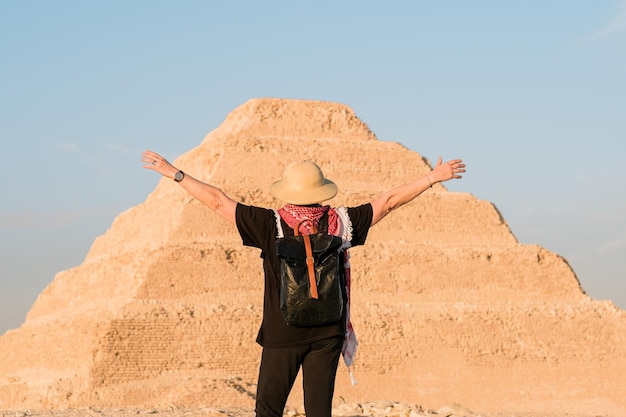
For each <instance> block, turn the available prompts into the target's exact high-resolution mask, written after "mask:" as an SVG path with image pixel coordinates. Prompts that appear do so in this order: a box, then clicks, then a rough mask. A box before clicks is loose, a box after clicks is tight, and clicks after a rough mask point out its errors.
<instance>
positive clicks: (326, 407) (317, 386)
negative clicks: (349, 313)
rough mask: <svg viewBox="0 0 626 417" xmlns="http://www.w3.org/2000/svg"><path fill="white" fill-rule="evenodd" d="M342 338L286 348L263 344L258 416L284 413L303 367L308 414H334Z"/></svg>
mask: <svg viewBox="0 0 626 417" xmlns="http://www.w3.org/2000/svg"><path fill="white" fill-rule="evenodd" d="M342 345H343V338H342V337H340V336H338V337H331V338H328V339H323V340H320V341H318V342H313V343H310V344H306V345H301V346H293V347H285V348H263V353H262V356H261V367H260V370H259V383H258V386H257V397H256V415H257V417H282V415H283V411H284V408H285V404H286V403H287V397H289V392H290V391H291V388H292V387H293V383H294V381H295V380H296V376H297V375H298V372H299V370H300V367H302V385H303V387H302V388H303V389H304V409H305V412H306V415H307V417H331V411H332V401H333V394H334V392H335V377H336V375H337V363H338V361H339V356H340V355H341V347H342Z"/></svg>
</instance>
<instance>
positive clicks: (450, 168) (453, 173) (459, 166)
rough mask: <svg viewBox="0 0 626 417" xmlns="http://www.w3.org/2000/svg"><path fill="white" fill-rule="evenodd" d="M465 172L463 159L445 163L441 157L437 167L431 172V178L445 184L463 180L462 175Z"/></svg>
mask: <svg viewBox="0 0 626 417" xmlns="http://www.w3.org/2000/svg"><path fill="white" fill-rule="evenodd" d="M464 172H465V164H464V163H463V160H461V159H452V160H450V161H448V162H446V163H443V158H442V157H441V156H440V157H439V160H438V161H437V165H435V168H433V170H432V172H431V174H430V175H431V177H432V179H433V180H434V181H435V182H443V181H448V180H451V179H458V178H462V176H461V174H462V173H464Z"/></svg>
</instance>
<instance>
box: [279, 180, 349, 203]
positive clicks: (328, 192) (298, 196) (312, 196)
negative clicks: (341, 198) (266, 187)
mask: <svg viewBox="0 0 626 417" xmlns="http://www.w3.org/2000/svg"><path fill="white" fill-rule="evenodd" d="M337 191H338V187H337V185H336V184H335V183H334V182H332V181H330V180H327V179H324V184H322V185H321V186H320V187H317V188H314V189H306V190H294V189H293V188H290V187H288V184H287V183H286V182H285V181H283V180H280V181H276V182H275V183H274V184H272V186H271V187H270V193H271V194H272V195H273V196H274V197H276V198H277V199H279V200H281V201H284V202H285V203H289V204H297V205H300V206H302V205H307V204H316V203H321V202H322V201H326V200H330V199H331V198H333V197H334V196H336V195H337Z"/></svg>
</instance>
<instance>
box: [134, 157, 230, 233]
mask: <svg viewBox="0 0 626 417" xmlns="http://www.w3.org/2000/svg"><path fill="white" fill-rule="evenodd" d="M141 157H142V158H141V160H142V161H143V162H144V166H143V167H144V168H146V169H151V170H153V171H156V172H158V173H159V174H161V175H163V176H165V177H168V178H172V179H173V178H174V176H175V175H176V173H177V172H178V171H179V169H178V168H176V167H174V166H173V165H172V164H170V163H169V162H168V161H167V160H166V159H165V158H163V157H162V156H161V155H159V154H158V153H156V152H153V151H145V152H144V153H142V154H141ZM179 184H180V185H181V186H182V187H183V188H184V189H185V190H187V191H188V192H189V193H190V194H191V195H192V196H194V198H196V199H197V200H198V201H200V202H201V203H203V204H205V205H206V206H208V207H209V208H210V209H211V210H213V211H214V212H216V213H217V214H219V215H220V216H222V217H224V218H225V219H227V220H229V221H230V222H231V223H235V209H236V208H237V202H236V201H235V200H233V199H231V198H230V197H228V196H227V195H226V194H224V193H223V192H222V190H220V189H219V188H217V187H214V186H212V185H209V184H207V183H204V182H202V181H200V180H197V179H195V178H193V177H191V176H189V175H187V174H185V176H184V177H183V179H182V181H180V182H179Z"/></svg>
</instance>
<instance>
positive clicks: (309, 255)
mask: <svg viewBox="0 0 626 417" xmlns="http://www.w3.org/2000/svg"><path fill="white" fill-rule="evenodd" d="M304 222H309V223H311V231H312V232H313V233H317V228H316V227H315V224H314V223H313V222H312V221H311V220H309V219H304V220H302V221H300V223H298V225H297V226H296V228H295V229H293V235H294V236H298V235H299V233H300V225H302V223H304ZM302 237H303V238H304V250H305V252H306V266H307V269H308V271H309V287H310V289H311V297H312V298H315V299H319V295H318V293H317V281H316V280H315V265H314V259H313V249H312V248H311V238H310V237H309V235H302Z"/></svg>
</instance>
